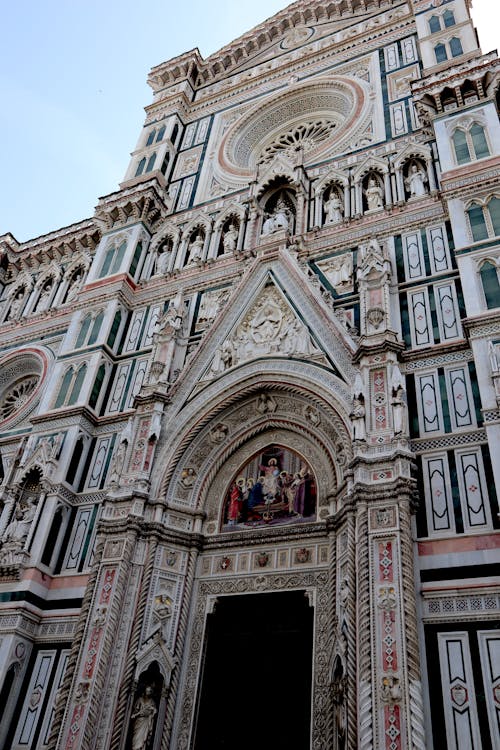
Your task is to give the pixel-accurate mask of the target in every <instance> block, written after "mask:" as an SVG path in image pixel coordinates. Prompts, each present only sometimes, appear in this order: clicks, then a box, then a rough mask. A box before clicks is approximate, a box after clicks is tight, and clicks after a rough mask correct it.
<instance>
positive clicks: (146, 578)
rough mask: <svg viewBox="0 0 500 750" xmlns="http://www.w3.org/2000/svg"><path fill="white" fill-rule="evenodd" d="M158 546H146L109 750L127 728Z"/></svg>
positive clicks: (114, 746) (155, 543) (115, 745)
mask: <svg viewBox="0 0 500 750" xmlns="http://www.w3.org/2000/svg"><path fill="white" fill-rule="evenodd" d="M157 547H158V540H157V539H154V540H152V541H151V542H150V544H149V547H148V556H147V559H146V565H145V567H144V570H143V573H142V581H141V590H140V594H139V601H138V603H137V608H136V611H135V616H134V627H133V629H132V633H131V636H130V642H129V646H128V651H127V659H126V662H125V668H124V670H123V678H122V681H121V685H120V689H119V693H118V700H117V705H116V710H115V717H114V721H113V732H112V735H111V743H110V746H109V749H110V750H118V748H119V747H120V744H121V741H122V736H123V737H124V736H125V734H126V730H127V726H128V725H127V724H126V722H125V716H126V713H127V709H128V704H129V701H130V698H131V688H132V685H133V681H134V670H135V664H136V657H137V651H138V649H139V645H140V644H139V641H140V636H141V630H142V626H143V624H144V612H145V610H146V606H147V602H148V596H149V588H150V583H151V577H152V575H153V569H154V561H155V555H156V549H157Z"/></svg>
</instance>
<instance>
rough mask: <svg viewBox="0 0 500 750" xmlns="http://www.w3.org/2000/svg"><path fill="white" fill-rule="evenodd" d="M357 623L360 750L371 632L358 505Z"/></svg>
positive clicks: (363, 513) (369, 744)
mask: <svg viewBox="0 0 500 750" xmlns="http://www.w3.org/2000/svg"><path fill="white" fill-rule="evenodd" d="M356 550H357V559H356V567H357V578H358V588H357V603H358V609H357V625H358V628H357V630H358V633H357V635H358V669H357V673H356V674H357V683H358V744H357V747H360V748H363V750H372V748H373V706H372V682H371V679H372V678H371V665H372V632H371V617H370V553H369V546H368V510H367V507H366V503H362V504H361V505H360V506H359V515H358V519H357V539H356Z"/></svg>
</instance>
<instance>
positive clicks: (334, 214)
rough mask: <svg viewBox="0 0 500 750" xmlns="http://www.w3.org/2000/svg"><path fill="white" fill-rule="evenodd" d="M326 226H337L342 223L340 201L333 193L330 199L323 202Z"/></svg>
mask: <svg viewBox="0 0 500 750" xmlns="http://www.w3.org/2000/svg"><path fill="white" fill-rule="evenodd" d="M325 212H326V220H325V223H326V224H338V223H339V222H340V221H342V218H343V216H342V201H341V200H340V198H339V196H338V194H337V193H336V192H335V191H333V192H332V193H330V197H329V198H328V200H327V201H325Z"/></svg>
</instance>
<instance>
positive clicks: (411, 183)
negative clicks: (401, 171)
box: [405, 164, 427, 198]
mask: <svg viewBox="0 0 500 750" xmlns="http://www.w3.org/2000/svg"><path fill="white" fill-rule="evenodd" d="M426 182H427V175H426V174H425V172H424V171H423V170H422V169H420V167H419V166H418V165H417V164H412V166H411V168H410V172H409V174H408V177H407V178H406V180H405V185H406V187H407V189H408V190H409V191H410V195H411V197H412V198H420V197H421V196H422V195H426V193H427V190H426V187H425V183H426Z"/></svg>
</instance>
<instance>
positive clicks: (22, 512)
mask: <svg viewBox="0 0 500 750" xmlns="http://www.w3.org/2000/svg"><path fill="white" fill-rule="evenodd" d="M37 502H38V501H37V499H36V498H33V499H30V500H28V501H24V502H21V503H19V505H18V506H17V507H16V509H15V511H14V514H13V516H12V518H11V519H10V522H9V523H8V525H7V528H6V529H5V531H4V533H3V539H2V540H1V541H0V546H1V551H0V559H3V558H4V557H5V556H6V555H8V553H9V552H20V551H21V550H22V548H23V547H24V543H25V541H26V539H27V537H28V533H29V530H30V527H31V523H32V521H33V519H34V518H35V514H36V508H37Z"/></svg>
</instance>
